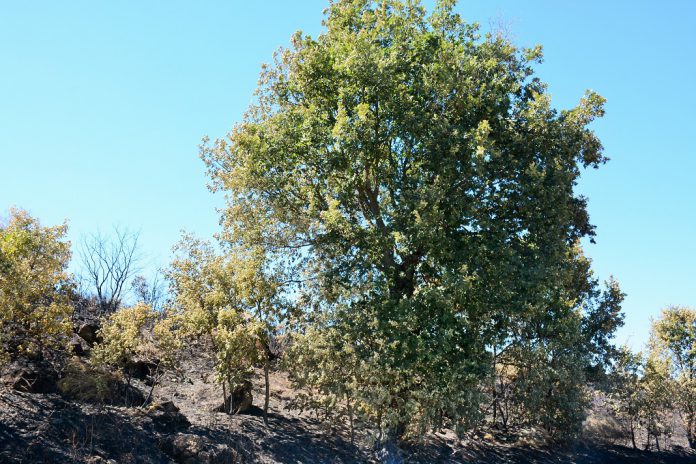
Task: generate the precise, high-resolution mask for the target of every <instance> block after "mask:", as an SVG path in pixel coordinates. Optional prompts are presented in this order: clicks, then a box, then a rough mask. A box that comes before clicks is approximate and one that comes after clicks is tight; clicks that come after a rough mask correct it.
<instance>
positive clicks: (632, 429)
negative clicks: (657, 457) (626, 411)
mask: <svg viewBox="0 0 696 464" xmlns="http://www.w3.org/2000/svg"><path fill="white" fill-rule="evenodd" d="M630 424H631V443H633V449H638V447H637V446H636V429H635V426H634V425H633V419H631V420H630Z"/></svg>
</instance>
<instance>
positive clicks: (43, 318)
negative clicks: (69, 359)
mask: <svg viewBox="0 0 696 464" xmlns="http://www.w3.org/2000/svg"><path fill="white" fill-rule="evenodd" d="M66 232H67V226H66V225H65V224H63V225H60V226H55V227H44V226H42V225H41V224H40V223H39V221H37V220H36V219H34V218H32V217H31V216H29V214H28V213H27V212H26V211H23V210H19V209H11V210H10V216H9V220H8V221H7V222H6V223H0V359H2V358H3V357H14V356H19V355H26V356H41V355H44V354H46V352H47V351H49V350H51V349H57V348H63V347H64V346H65V342H66V337H67V335H68V334H69V333H70V329H71V326H70V315H71V314H72V308H71V306H70V304H69V292H70V290H71V288H72V282H71V278H70V276H69V275H68V273H67V267H68V262H69V260H70V243H69V242H67V241H65V234H66Z"/></svg>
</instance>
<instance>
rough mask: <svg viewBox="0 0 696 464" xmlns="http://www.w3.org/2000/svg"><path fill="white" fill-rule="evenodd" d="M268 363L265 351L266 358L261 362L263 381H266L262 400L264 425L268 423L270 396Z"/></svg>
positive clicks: (269, 362)
mask: <svg viewBox="0 0 696 464" xmlns="http://www.w3.org/2000/svg"><path fill="white" fill-rule="evenodd" d="M270 364H271V361H270V359H269V357H268V353H266V360H265V362H264V363H263V378H264V381H265V383H266V392H265V397H264V400H263V423H264V424H265V425H268V403H269V401H270V398H271V384H270V381H269V379H268V371H269V369H270Z"/></svg>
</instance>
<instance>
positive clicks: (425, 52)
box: [202, 0, 623, 437]
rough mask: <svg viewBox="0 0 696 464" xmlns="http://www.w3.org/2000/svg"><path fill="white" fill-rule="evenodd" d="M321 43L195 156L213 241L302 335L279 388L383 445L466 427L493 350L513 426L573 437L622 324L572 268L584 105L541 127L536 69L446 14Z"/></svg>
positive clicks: (337, 27)
mask: <svg viewBox="0 0 696 464" xmlns="http://www.w3.org/2000/svg"><path fill="white" fill-rule="evenodd" d="M325 26H326V30H325V32H323V33H322V34H320V35H319V36H318V37H317V38H312V37H309V36H306V35H303V34H301V33H297V34H296V35H295V36H294V37H293V40H292V47H291V48H290V49H285V50H281V51H280V52H279V53H278V54H277V55H276V57H275V60H274V62H273V64H272V65H270V66H265V67H264V68H263V71H262V75H261V79H260V85H259V88H258V90H257V101H256V103H255V104H253V105H252V106H251V107H250V108H249V110H248V112H247V114H246V116H245V118H244V121H243V122H242V123H240V124H238V125H237V126H236V127H235V128H234V129H233V130H232V132H231V133H230V134H229V135H228V138H227V139H225V140H217V141H215V142H214V143H213V144H212V145H209V144H205V145H204V146H203V149H202V157H203V159H204V161H205V162H206V164H207V166H208V169H209V174H210V177H211V179H212V183H211V188H212V189H213V190H223V191H225V193H226V196H227V201H228V204H227V208H226V209H225V210H224V212H223V218H222V223H223V226H224V231H223V233H222V235H221V238H222V239H223V241H224V242H225V243H227V244H229V246H230V247H233V248H234V247H237V248H242V249H253V250H258V251H259V252H260V253H263V254H264V255H265V256H264V260H263V261H264V262H265V263H266V266H267V267H269V268H270V267H273V268H274V269H273V271H272V272H269V274H270V275H283V276H286V277H287V280H288V281H291V282H295V283H297V284H296V285H293V286H287V287H286V288H284V291H285V292H286V293H287V294H288V295H293V296H294V297H297V298H298V300H299V301H302V302H304V303H306V305H307V306H306V308H305V309H306V310H307V311H306V316H307V317H306V318H305V319H304V320H300V321H298V327H299V331H300V333H305V334H315V333H319V334H321V335H322V337H321V340H314V339H312V338H307V336H306V335H305V336H300V337H299V338H298V339H297V340H296V343H297V346H296V348H295V349H294V350H295V355H294V357H295V359H297V360H298V362H300V363H306V366H305V367H303V366H302V365H299V366H297V367H296V368H295V369H294V370H295V372H296V373H297V372H299V373H300V374H296V377H295V378H296V379H298V382H299V383H300V384H301V385H311V386H313V387H314V388H315V390H316V391H317V392H319V393H320V394H322V395H324V396H325V398H324V400H322V401H323V402H324V403H335V402H336V401H338V400H339V399H340V398H343V397H344V396H346V395H347V396H351V395H354V396H355V398H356V400H357V401H358V402H359V403H360V408H361V409H362V410H363V411H364V412H365V417H366V418H368V419H369V420H370V422H371V423H372V424H373V425H375V426H376V427H377V428H378V429H379V430H385V431H386V432H387V434H388V435H389V437H399V436H405V435H408V434H410V433H418V432H419V431H422V430H425V429H427V428H432V427H437V426H439V425H440V424H442V423H443V421H449V422H451V423H453V424H455V425H458V426H461V427H467V426H468V425H470V424H471V423H472V422H474V421H475V420H476V419H477V418H478V417H480V411H479V406H480V401H481V398H482V395H483V388H482V385H484V384H486V383H487V382H488V381H489V379H490V376H491V375H492V373H493V372H494V366H495V364H496V360H494V358H493V353H492V347H496V346H499V347H505V346H511V347H513V348H512V349H511V350H510V352H511V353H512V352H514V353H517V355H518V356H519V357H520V358H521V359H513V360H511V362H515V363H518V362H519V363H521V364H522V365H523V366H524V367H523V369H522V370H520V375H522V376H523V377H520V378H524V384H523V385H522V384H521V385H520V387H519V388H518V389H517V391H519V392H525V393H524V394H523V396H521V397H520V401H521V402H522V403H524V405H523V406H524V410H525V411H527V413H528V414H532V413H534V414H536V415H537V416H534V420H540V421H542V422H543V423H544V425H546V426H547V428H548V429H550V430H558V434H559V435H561V434H565V433H566V432H565V431H569V432H567V433H570V434H572V431H574V430H577V426H578V424H579V421H580V420H581V418H582V413H581V408H582V406H583V404H584V400H583V398H584V393H583V388H584V381H585V378H586V377H585V376H586V375H587V373H589V372H590V371H591V369H592V368H593V367H594V368H599V367H598V366H601V365H602V364H603V363H606V361H607V359H608V358H609V357H610V355H611V353H610V351H611V350H610V347H609V345H608V343H607V342H606V340H607V338H609V337H611V335H612V334H613V331H614V330H615V328H616V327H617V326H618V325H620V323H621V317H620V315H619V308H620V303H621V299H622V298H623V296H622V294H621V292H620V290H618V286H616V285H615V284H614V283H612V284H610V285H609V289H608V290H607V292H605V293H604V294H602V293H601V292H600V291H598V290H597V283H596V281H595V280H594V279H593V278H592V277H591V274H590V272H589V265H588V263H587V262H586V260H584V259H583V258H582V256H581V253H579V251H578V250H577V248H576V247H577V245H576V244H577V243H578V241H579V239H581V238H582V237H587V236H592V235H593V227H592V226H591V225H590V223H589V219H588V215H587V211H586V201H585V199H584V198H582V197H579V196H576V195H575V194H574V192H573V189H574V186H575V185H576V183H577V179H578V177H579V175H580V172H581V168H583V167H598V166H599V165H600V164H602V163H603V162H604V161H605V158H604V156H603V155H602V146H601V144H600V142H599V140H598V139H597V138H596V136H595V135H594V134H593V132H592V131H591V130H590V129H589V128H588V124H590V123H591V122H592V121H593V120H594V119H595V118H596V117H599V116H602V115H603V112H604V110H603V103H604V100H603V99H602V98H601V97H600V96H599V95H597V94H595V93H593V92H588V93H587V94H586V95H585V97H584V98H582V99H581V101H580V104H579V105H578V106H577V107H576V108H574V109H571V110H568V111H562V112H558V111H556V110H554V109H553V108H552V107H551V103H550V97H549V95H548V93H547V92H546V85H545V84H543V83H542V82H541V81H540V80H539V79H538V78H536V77H534V73H533V64H534V62H537V61H540V60H541V49H540V48H538V47H537V48H535V49H533V50H520V49H517V48H516V47H515V46H513V45H512V44H511V43H509V42H508V41H506V40H505V39H503V38H501V37H499V36H490V35H489V36H485V37H481V36H480V34H479V33H478V28H477V26H476V25H471V24H466V23H464V22H463V21H462V19H461V18H460V17H459V15H457V14H456V13H454V11H453V2H446V1H443V2H439V3H438V6H437V8H436V9H435V11H434V12H433V13H432V14H430V15H428V14H427V13H426V11H425V9H424V8H423V7H422V6H421V5H420V4H419V3H418V2H405V3H404V2H399V1H395V0H387V1H380V2H374V1H368V0H353V1H348V0H344V1H338V2H335V3H332V5H331V6H330V7H329V8H328V10H327V18H326V21H325ZM204 300H205V298H204ZM301 347H304V348H301ZM303 349H304V350H306V353H304V354H303V353H302V350H303ZM329 352H332V353H335V354H336V356H338V357H339V359H342V357H343V356H348V359H350V362H351V365H355V366H359V372H360V376H361V377H362V379H363V380H361V381H360V382H357V383H356V381H355V380H353V379H352V378H351V377H346V376H344V375H334V374H336V369H337V366H336V364H335V362H334V361H333V360H332V359H330V357H328V356H327V353H329ZM311 369H318V372H316V373H311ZM303 371H304V372H303ZM549 388H550V391H549V392H548V393H545V394H544V395H542V396H539V395H538V394H537V393H538V392H539V391H542V390H543V389H546V390H548V389H549ZM540 399H544V401H545V402H544V406H545V407H544V408H541V409H539V408H538V407H537V406H538V400H540ZM560 430H563V431H564V432H563V433H561V432H560Z"/></svg>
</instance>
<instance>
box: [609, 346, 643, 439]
mask: <svg viewBox="0 0 696 464" xmlns="http://www.w3.org/2000/svg"><path fill="white" fill-rule="evenodd" d="M642 369H643V355H642V354H641V353H637V354H634V353H632V352H631V350H630V349H629V348H628V347H625V346H624V347H622V348H621V349H620V351H619V353H618V355H617V357H616V361H615V364H614V366H613V367H612V370H611V374H610V385H611V389H610V399H611V400H612V402H611V407H612V409H613V411H614V413H615V414H616V416H617V417H618V418H619V419H620V420H621V421H623V422H624V424H625V425H626V428H627V429H628V430H629V432H630V434H631V442H632V443H633V447H634V448H637V444H636V427H637V426H638V424H639V421H640V416H641V407H642V396H643V395H642V392H641V382H640V378H641V374H642Z"/></svg>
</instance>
